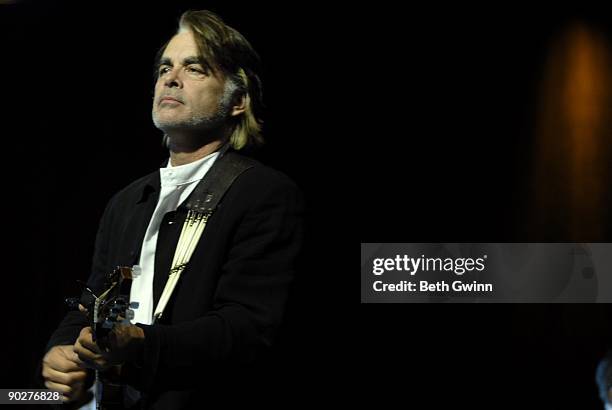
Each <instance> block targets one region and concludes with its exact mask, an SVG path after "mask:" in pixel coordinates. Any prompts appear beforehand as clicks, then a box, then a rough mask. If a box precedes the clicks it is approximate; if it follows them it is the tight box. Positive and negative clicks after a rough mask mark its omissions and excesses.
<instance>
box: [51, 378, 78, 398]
mask: <svg viewBox="0 0 612 410" xmlns="http://www.w3.org/2000/svg"><path fill="white" fill-rule="evenodd" d="M45 387H46V388H47V389H49V390H55V391H58V392H60V393H62V394H68V395H69V394H70V393H72V390H73V389H72V387H70V386H68V385H66V384H61V383H55V382H52V381H49V380H47V381H46V382H45Z"/></svg>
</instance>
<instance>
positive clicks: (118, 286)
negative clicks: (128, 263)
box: [66, 266, 140, 410]
mask: <svg viewBox="0 0 612 410" xmlns="http://www.w3.org/2000/svg"><path fill="white" fill-rule="evenodd" d="M139 274H140V267H138V266H134V267H131V268H130V267H125V266H118V267H117V268H115V269H114V270H113V271H112V272H111V273H109V274H108V275H107V276H106V278H105V283H104V287H103V289H105V290H104V291H103V292H102V293H101V294H100V295H96V294H94V292H93V291H92V290H91V289H89V288H88V287H85V291H87V292H88V293H89V294H90V295H91V296H92V297H93V300H92V302H91V303H89V305H88V306H84V308H85V309H86V311H85V312H84V313H86V315H87V318H88V320H89V324H90V326H91V329H92V333H93V340H94V342H96V344H97V345H98V346H99V347H100V349H101V350H103V351H104V350H105V349H107V348H108V347H109V341H108V336H109V334H110V333H111V332H112V331H113V329H114V328H115V326H116V325H117V324H119V323H126V324H129V321H130V320H131V319H133V318H134V311H133V310H132V309H135V308H137V307H138V304H137V302H132V303H130V302H129V299H130V288H131V285H132V279H133V278H135V277H137V276H138V275H139ZM66 303H67V304H68V306H69V307H70V308H71V309H73V310H79V299H78V298H68V299H66ZM95 375H96V379H95V385H94V390H95V394H94V397H95V399H96V409H98V410H116V409H122V408H123V404H124V396H123V391H124V386H123V385H122V383H121V378H120V376H121V365H114V366H111V367H109V368H108V369H106V370H96V371H95Z"/></svg>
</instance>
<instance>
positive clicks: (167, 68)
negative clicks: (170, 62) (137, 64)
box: [159, 67, 170, 76]
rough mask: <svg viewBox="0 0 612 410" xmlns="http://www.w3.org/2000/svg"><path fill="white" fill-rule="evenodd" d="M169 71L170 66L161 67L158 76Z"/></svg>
mask: <svg viewBox="0 0 612 410" xmlns="http://www.w3.org/2000/svg"><path fill="white" fill-rule="evenodd" d="M169 71H170V67H161V68H160V69H159V75H160V76H161V75H164V74H166V73H167V72H169Z"/></svg>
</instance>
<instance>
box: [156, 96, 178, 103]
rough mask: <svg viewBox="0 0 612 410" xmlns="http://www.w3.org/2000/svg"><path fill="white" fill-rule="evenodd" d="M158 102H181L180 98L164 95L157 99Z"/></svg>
mask: <svg viewBox="0 0 612 410" xmlns="http://www.w3.org/2000/svg"><path fill="white" fill-rule="evenodd" d="M159 103H160V104H162V103H172V104H182V103H183V102H182V101H181V100H178V99H176V98H174V97H168V96H166V97H162V98H161V99H160V100H159Z"/></svg>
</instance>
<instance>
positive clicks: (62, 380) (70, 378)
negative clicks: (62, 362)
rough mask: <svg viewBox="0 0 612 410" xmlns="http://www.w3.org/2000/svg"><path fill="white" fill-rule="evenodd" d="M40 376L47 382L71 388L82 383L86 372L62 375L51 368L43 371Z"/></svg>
mask: <svg viewBox="0 0 612 410" xmlns="http://www.w3.org/2000/svg"><path fill="white" fill-rule="evenodd" d="M42 375H43V377H44V378H45V380H47V381H51V382H54V383H59V384H64V385H67V386H73V385H75V384H78V383H83V382H85V379H86V378H87V372H86V371H84V370H80V369H79V370H77V371H74V372H68V373H64V372H59V371H57V370H53V369H51V368H47V369H43V372H42Z"/></svg>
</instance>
